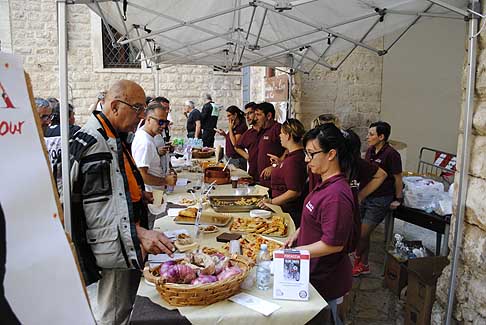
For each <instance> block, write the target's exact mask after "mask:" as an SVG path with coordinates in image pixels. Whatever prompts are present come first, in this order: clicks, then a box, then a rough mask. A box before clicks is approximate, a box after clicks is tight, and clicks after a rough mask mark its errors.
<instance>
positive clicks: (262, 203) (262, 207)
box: [257, 198, 272, 210]
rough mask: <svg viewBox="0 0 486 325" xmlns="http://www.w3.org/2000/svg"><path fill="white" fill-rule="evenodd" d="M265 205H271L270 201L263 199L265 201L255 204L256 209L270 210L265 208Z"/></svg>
mask: <svg viewBox="0 0 486 325" xmlns="http://www.w3.org/2000/svg"><path fill="white" fill-rule="evenodd" d="M265 203H270V204H272V199H269V198H265V199H263V200H261V201H260V202H258V203H257V205H258V207H259V208H260V209H265V210H270V208H269V207H267V206H266V205H265Z"/></svg>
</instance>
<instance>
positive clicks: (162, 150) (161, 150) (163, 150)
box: [157, 146, 167, 156]
mask: <svg viewBox="0 0 486 325" xmlns="http://www.w3.org/2000/svg"><path fill="white" fill-rule="evenodd" d="M157 152H158V153H159V156H165V155H166V154H167V146H163V147H158V148H157Z"/></svg>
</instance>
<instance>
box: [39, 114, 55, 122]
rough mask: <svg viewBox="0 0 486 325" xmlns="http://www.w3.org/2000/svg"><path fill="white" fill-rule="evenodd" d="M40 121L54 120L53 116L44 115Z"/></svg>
mask: <svg viewBox="0 0 486 325" xmlns="http://www.w3.org/2000/svg"><path fill="white" fill-rule="evenodd" d="M40 119H41V120H43V121H47V120H52V114H42V115H41V116H40Z"/></svg>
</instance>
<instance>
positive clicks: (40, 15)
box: [0, 0, 241, 135]
mask: <svg viewBox="0 0 486 325" xmlns="http://www.w3.org/2000/svg"><path fill="white" fill-rule="evenodd" d="M3 2H4V1H2V2H1V3H0V8H3V7H4V3H3ZM9 4H10V19H11V27H12V28H11V29H12V30H11V34H12V51H13V52H14V53H15V54H18V55H20V56H21V57H22V58H23V62H24V67H25V70H26V71H27V72H28V73H29V74H30V76H31V79H32V86H33V89H34V94H35V95H36V96H40V97H50V96H52V97H59V90H58V89H59V85H58V80H59V78H58V46H57V22H56V21H57V20H56V2H55V1H52V0H38V1H25V0H10V1H9ZM4 15H5V12H3V14H1V15H0V16H4ZM92 24H93V19H92V17H91V14H90V11H89V9H88V8H87V7H86V6H85V5H70V6H68V40H69V41H68V47H69V49H68V65H69V75H68V80H69V96H70V101H71V102H72V103H73V105H74V107H75V108H76V114H77V122H78V123H79V124H83V123H84V122H85V121H86V119H87V117H88V116H89V107H90V106H91V105H92V104H93V103H95V102H96V95H97V93H98V92H99V91H101V90H105V89H107V88H108V87H109V86H110V85H111V84H112V83H113V82H114V81H116V80H119V79H131V80H134V81H136V82H138V83H140V84H141V85H142V87H143V88H144V89H145V91H146V94H147V95H150V96H153V95H154V94H156V91H155V89H154V87H155V80H154V77H155V74H153V73H152V72H151V71H150V70H149V69H102V68H100V67H97V66H96V62H94V61H95V60H94V59H93V58H94V57H95V54H96V51H98V50H99V49H98V48H94V47H95V46H96V42H94V41H93V40H94V39H98V38H99V37H100V36H99V35H100V34H101V29H99V30H95V31H93V28H92ZM98 24H99V23H98ZM159 83H160V84H159V92H158V93H157V94H156V95H159V96H165V97H167V98H169V99H170V101H171V106H172V118H173V120H174V127H173V133H175V134H179V135H183V134H184V133H185V132H184V130H185V117H184V116H183V115H182V113H181V109H182V107H183V104H184V102H185V101H186V100H193V101H195V102H196V104H197V105H198V106H199V105H202V104H203V99H202V96H203V95H204V94H205V93H210V94H211V95H212V96H213V99H214V101H215V102H217V103H218V104H222V105H223V106H224V107H225V108H226V107H227V106H229V105H238V106H240V105H241V76H240V74H219V73H214V72H213V71H212V69H211V68H209V67H205V66H172V67H168V68H165V69H162V70H160V71H159ZM220 121H221V122H220V123H219V125H218V126H219V127H222V128H226V127H227V121H226V114H225V113H224V112H222V114H221V118H220Z"/></svg>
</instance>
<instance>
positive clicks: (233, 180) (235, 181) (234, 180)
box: [231, 176, 240, 188]
mask: <svg viewBox="0 0 486 325" xmlns="http://www.w3.org/2000/svg"><path fill="white" fill-rule="evenodd" d="M238 179H240V178H239V177H238V176H231V187H232V188H237V187H238Z"/></svg>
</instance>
